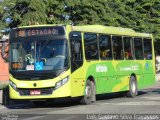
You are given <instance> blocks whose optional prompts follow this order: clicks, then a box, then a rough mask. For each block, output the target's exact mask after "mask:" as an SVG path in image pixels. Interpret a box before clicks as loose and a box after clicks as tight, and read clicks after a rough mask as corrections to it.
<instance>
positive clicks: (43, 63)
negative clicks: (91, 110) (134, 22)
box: [9, 25, 155, 104]
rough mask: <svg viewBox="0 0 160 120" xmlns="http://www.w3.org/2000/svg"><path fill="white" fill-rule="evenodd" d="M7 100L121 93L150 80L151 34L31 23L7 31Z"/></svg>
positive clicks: (152, 70)
mask: <svg viewBox="0 0 160 120" xmlns="http://www.w3.org/2000/svg"><path fill="white" fill-rule="evenodd" d="M9 59H10V60H9V73H10V76H9V96H10V98H11V99H16V100H37V101H39V100H47V99H55V98H66V97H71V98H72V97H79V98H81V100H80V101H81V103H83V104H90V103H91V102H94V101H96V95H97V94H105V93H112V92H122V91H123V92H124V91H125V92H126V95H127V96H130V97H135V96H136V95H137V91H138V89H142V88H144V87H147V86H149V85H151V84H153V83H154V82H155V55H154V46H153V37H152V35H151V34H147V33H138V32H135V31H134V30H132V29H128V28H120V27H110V26H101V25H85V26H72V25H33V26H26V27H19V28H15V29H12V31H11V32H10V47H9Z"/></svg>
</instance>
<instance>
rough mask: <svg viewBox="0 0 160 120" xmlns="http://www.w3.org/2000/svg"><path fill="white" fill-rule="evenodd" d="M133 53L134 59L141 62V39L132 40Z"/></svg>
mask: <svg viewBox="0 0 160 120" xmlns="http://www.w3.org/2000/svg"><path fill="white" fill-rule="evenodd" d="M134 53H135V58H136V59H137V60H143V59H144V57H143V47H142V39H141V38H134Z"/></svg>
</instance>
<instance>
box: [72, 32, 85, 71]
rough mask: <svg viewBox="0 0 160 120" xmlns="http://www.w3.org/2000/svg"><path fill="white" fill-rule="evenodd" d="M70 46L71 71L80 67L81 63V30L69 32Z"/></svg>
mask: <svg viewBox="0 0 160 120" xmlns="http://www.w3.org/2000/svg"><path fill="white" fill-rule="evenodd" d="M70 46H71V69H72V72H73V71H75V70H76V69H78V68H79V67H81V66H82V64H83V54H82V53H83V52H82V37H81V32H71V33H70Z"/></svg>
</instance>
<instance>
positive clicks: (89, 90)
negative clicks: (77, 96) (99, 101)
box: [80, 80, 96, 105]
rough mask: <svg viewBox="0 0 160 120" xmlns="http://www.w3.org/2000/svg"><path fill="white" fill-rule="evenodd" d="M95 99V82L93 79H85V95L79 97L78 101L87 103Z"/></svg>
mask: <svg viewBox="0 0 160 120" xmlns="http://www.w3.org/2000/svg"><path fill="white" fill-rule="evenodd" d="M95 101H96V94H95V84H94V83H93V81H90V80H87V82H86V86H85V95H84V96H83V97H82V98H81V100H80V103H81V104H85V105H88V104H90V103H91V102H95Z"/></svg>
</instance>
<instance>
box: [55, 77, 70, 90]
mask: <svg viewBox="0 0 160 120" xmlns="http://www.w3.org/2000/svg"><path fill="white" fill-rule="evenodd" d="M68 80H69V77H66V78H64V79H62V80H60V81H58V82H57V83H56V85H55V89H57V88H59V87H61V86H63V85H64V84H66V83H67V82H68Z"/></svg>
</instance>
